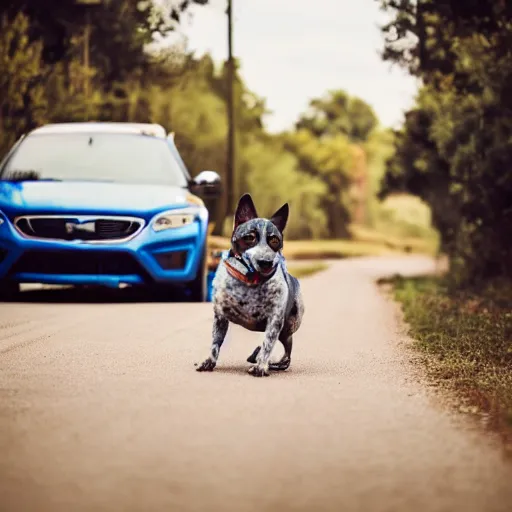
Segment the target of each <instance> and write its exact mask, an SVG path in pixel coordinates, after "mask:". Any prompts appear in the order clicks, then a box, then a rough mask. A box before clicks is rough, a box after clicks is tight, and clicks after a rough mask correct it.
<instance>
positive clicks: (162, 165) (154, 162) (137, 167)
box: [1, 133, 187, 187]
mask: <svg viewBox="0 0 512 512" xmlns="http://www.w3.org/2000/svg"><path fill="white" fill-rule="evenodd" d="M16 173H18V175H21V176H23V175H31V176H32V177H31V179H40V180H62V181H68V180H73V181H82V180H86V181H114V182H120V183H139V184H148V185H151V184H155V185H172V186H178V187H185V186H186V185H187V180H186V177H185V176H184V174H183V171H182V170H181V168H180V165H179V163H178V161H177V160H176V157H175V156H174V155H173V154H172V152H171V151H170V149H169V147H168V145H167V143H166V141H165V140H163V139H159V138H156V137H151V136H145V135H137V134H118V133H89V134H88V133H69V134H67V133H62V134H34V135H29V136H28V137H27V138H25V140H24V141H23V142H22V143H21V144H20V146H19V148H18V149H17V151H15V153H14V154H13V155H12V157H11V158H10V159H9V160H8V161H7V163H6V165H5V167H4V169H3V171H2V176H1V179H2V180H9V179H13V176H16ZM27 173H28V174H27Z"/></svg>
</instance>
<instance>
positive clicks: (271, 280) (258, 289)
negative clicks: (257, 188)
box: [197, 194, 304, 377]
mask: <svg viewBox="0 0 512 512" xmlns="http://www.w3.org/2000/svg"><path fill="white" fill-rule="evenodd" d="M288 212H289V208H288V203H287V204H285V205H284V206H282V207H281V208H279V210H277V212H276V213H274V215H273V216H272V217H271V218H270V220H268V219H263V218H260V217H258V214H257V213H256V208H255V207H254V203H253V201H252V199H251V196H250V195H249V194H245V195H244V196H242V197H241V199H240V201H239V203H238V207H237V209H236V213H235V223H234V230H233V235H232V237H231V250H230V251H229V252H228V253H227V255H226V257H224V258H223V259H222V260H221V262H220V264H219V267H218V268H217V273H216V275H215V278H214V281H213V290H214V291H213V311H214V320H213V341H212V346H211V350H210V355H209V357H208V358H207V359H206V360H205V361H203V363H201V364H200V365H199V367H198V368H197V371H199V372H205V371H209V372H211V371H212V370H213V369H214V368H215V365H216V364H217V359H218V357H219V352H220V348H221V346H222V343H223V342H224V338H225V337H226V333H227V331H228V327H229V322H232V323H234V324H238V325H241V326H242V327H245V328H246V329H249V330H251V331H257V332H264V333H265V338H264V340H263V343H262V345H261V346H259V347H257V348H256V349H255V350H254V352H253V353H252V354H251V356H249V358H248V359H247V361H248V362H249V363H253V364H254V366H252V367H251V368H250V369H249V373H250V374H251V375H254V376H255V377H263V376H267V375H269V369H270V370H287V369H288V367H289V366H290V362H291V354H292V336H293V334H294V333H295V332H296V331H297V330H298V328H299V327H300V324H301V322H302V316H303V314H304V304H303V301H302V296H301V293H300V287H299V282H298V281H297V279H296V278H295V277H293V276H291V275H290V274H288V272H287V270H286V265H285V261H284V258H283V256H282V254H281V249H282V248H283V231H284V228H285V226H286V222H287V220H288ZM278 339H279V341H280V342H281V343H282V344H283V346H284V355H283V357H282V358H281V360H280V361H278V362H275V363H271V362H270V361H269V360H270V354H271V353H272V349H273V348H274V345H275V343H276V341H277V340H278Z"/></svg>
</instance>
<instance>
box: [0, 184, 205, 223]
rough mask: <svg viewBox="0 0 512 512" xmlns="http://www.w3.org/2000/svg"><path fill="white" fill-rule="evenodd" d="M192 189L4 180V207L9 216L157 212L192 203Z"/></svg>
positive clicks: (0, 189)
mask: <svg viewBox="0 0 512 512" xmlns="http://www.w3.org/2000/svg"><path fill="white" fill-rule="evenodd" d="M191 197H192V200H194V199H195V200H196V201H197V198H195V197H194V196H191V194H190V193H189V192H188V190H186V189H183V188H180V187H169V186H163V185H138V184H124V183H99V182H76V181H73V182H42V181H26V182H20V183H12V182H7V181H0V210H2V211H3V212H4V213H5V214H6V215H7V216H9V217H14V216H15V215H20V214H25V213H59V214H60V213H64V214H65V213H74V214H99V213H102V214H111V215H113V214H120V215H121V214H131V215H139V216H142V217H144V218H149V217H150V216H151V215H154V214H155V213H157V212H159V211H162V210H165V209H173V208H183V207H185V206H189V205H190V204H191Z"/></svg>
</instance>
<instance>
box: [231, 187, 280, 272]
mask: <svg viewBox="0 0 512 512" xmlns="http://www.w3.org/2000/svg"><path fill="white" fill-rule="evenodd" d="M288 213H289V208H288V203H286V204H284V205H283V206H281V208H279V210H277V212H276V213H274V215H272V217H270V219H264V218H261V217H258V214H257V212H256V207H255V206H254V203H253V201H252V198H251V196H250V195H249V194H245V195H243V196H242V197H241V198H240V201H239V202H238V206H237V208H236V212H235V223H234V229H233V235H232V237H231V246H232V249H233V251H234V252H235V254H238V255H239V256H241V257H242V259H243V260H244V261H245V262H246V263H247V264H249V266H250V267H252V268H253V269H254V270H256V271H257V272H259V273H261V274H263V275H269V274H271V273H272V272H273V270H274V269H275V267H276V266H277V264H278V263H279V259H280V254H281V249H282V248H283V231H284V228H285V227H286V222H287V221H288Z"/></svg>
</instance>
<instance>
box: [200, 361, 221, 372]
mask: <svg viewBox="0 0 512 512" xmlns="http://www.w3.org/2000/svg"><path fill="white" fill-rule="evenodd" d="M216 366H217V362H216V361H214V360H213V359H210V358H208V359H205V360H204V361H203V362H202V363H201V364H200V365H199V366H198V367H197V368H196V372H211V371H213V369H214V368H215V367H216Z"/></svg>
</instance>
